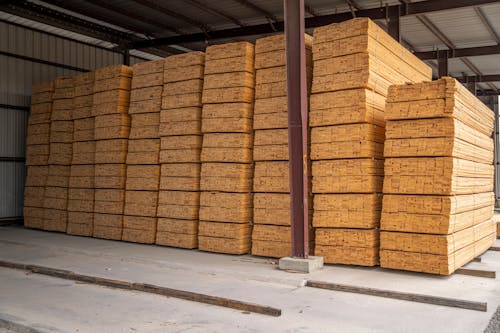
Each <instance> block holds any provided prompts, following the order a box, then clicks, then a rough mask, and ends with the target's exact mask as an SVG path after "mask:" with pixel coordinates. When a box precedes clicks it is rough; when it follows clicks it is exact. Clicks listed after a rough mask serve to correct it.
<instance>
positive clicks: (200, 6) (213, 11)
mask: <svg viewBox="0 0 500 333" xmlns="http://www.w3.org/2000/svg"><path fill="white" fill-rule="evenodd" d="M183 1H184V2H187V3H189V4H191V5H192V6H194V7H196V8H198V9H201V10H203V11H205V12H207V13H210V14H212V15H215V16H218V17H220V18H223V19H225V20H226V21H229V22H233V23H234V24H236V25H238V26H240V27H244V26H245V25H244V24H243V23H242V22H241V21H240V20H238V19H236V18H234V17H232V16H231V15H229V14H226V13H225V12H223V11H222V10H220V9H215V8H214V7H211V6H208V5H206V4H204V3H202V2H200V1H198V0H183Z"/></svg>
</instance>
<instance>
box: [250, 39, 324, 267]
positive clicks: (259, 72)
mask: <svg viewBox="0 0 500 333" xmlns="http://www.w3.org/2000/svg"><path fill="white" fill-rule="evenodd" d="M305 45H306V70H307V74H308V75H307V76H308V80H307V81H308V82H307V85H308V91H309V88H310V83H311V82H310V78H311V76H312V75H311V74H312V73H311V70H312V57H311V46H312V37H311V36H309V35H305ZM285 64H286V54H285V36H284V35H283V34H280V35H275V36H271V37H265V38H261V39H258V40H257V41H256V44H255V69H256V77H255V109H254V118H253V119H254V121H253V127H254V130H255V140H254V151H253V156H254V161H255V173H254V179H253V191H254V197H253V223H254V225H253V230H252V254H253V255H259V256H266V257H276V258H280V257H286V256H289V255H290V251H291V242H290V239H291V234H290V223H291V222H290V185H289V183H290V180H289V178H288V160H289V157H288V112H287V94H286V91H287V89H286V66H285ZM311 212H312V210H311ZM311 236H314V235H312V234H311Z"/></svg>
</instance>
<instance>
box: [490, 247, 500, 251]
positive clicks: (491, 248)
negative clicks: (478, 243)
mask: <svg viewBox="0 0 500 333" xmlns="http://www.w3.org/2000/svg"><path fill="white" fill-rule="evenodd" d="M490 250H491V251H500V246H492V247H490Z"/></svg>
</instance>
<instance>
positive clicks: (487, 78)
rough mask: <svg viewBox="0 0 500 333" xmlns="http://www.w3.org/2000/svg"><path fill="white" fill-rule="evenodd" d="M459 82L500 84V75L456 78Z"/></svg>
mask: <svg viewBox="0 0 500 333" xmlns="http://www.w3.org/2000/svg"><path fill="white" fill-rule="evenodd" d="M457 80H458V81H460V82H467V81H469V82H470V81H474V82H500V74H490V75H479V76H477V75H469V76H464V77H457Z"/></svg>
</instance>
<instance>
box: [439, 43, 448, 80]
mask: <svg viewBox="0 0 500 333" xmlns="http://www.w3.org/2000/svg"><path fill="white" fill-rule="evenodd" d="M437 61H438V79H440V78H442V77H443V76H448V51H447V50H438V51H437Z"/></svg>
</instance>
